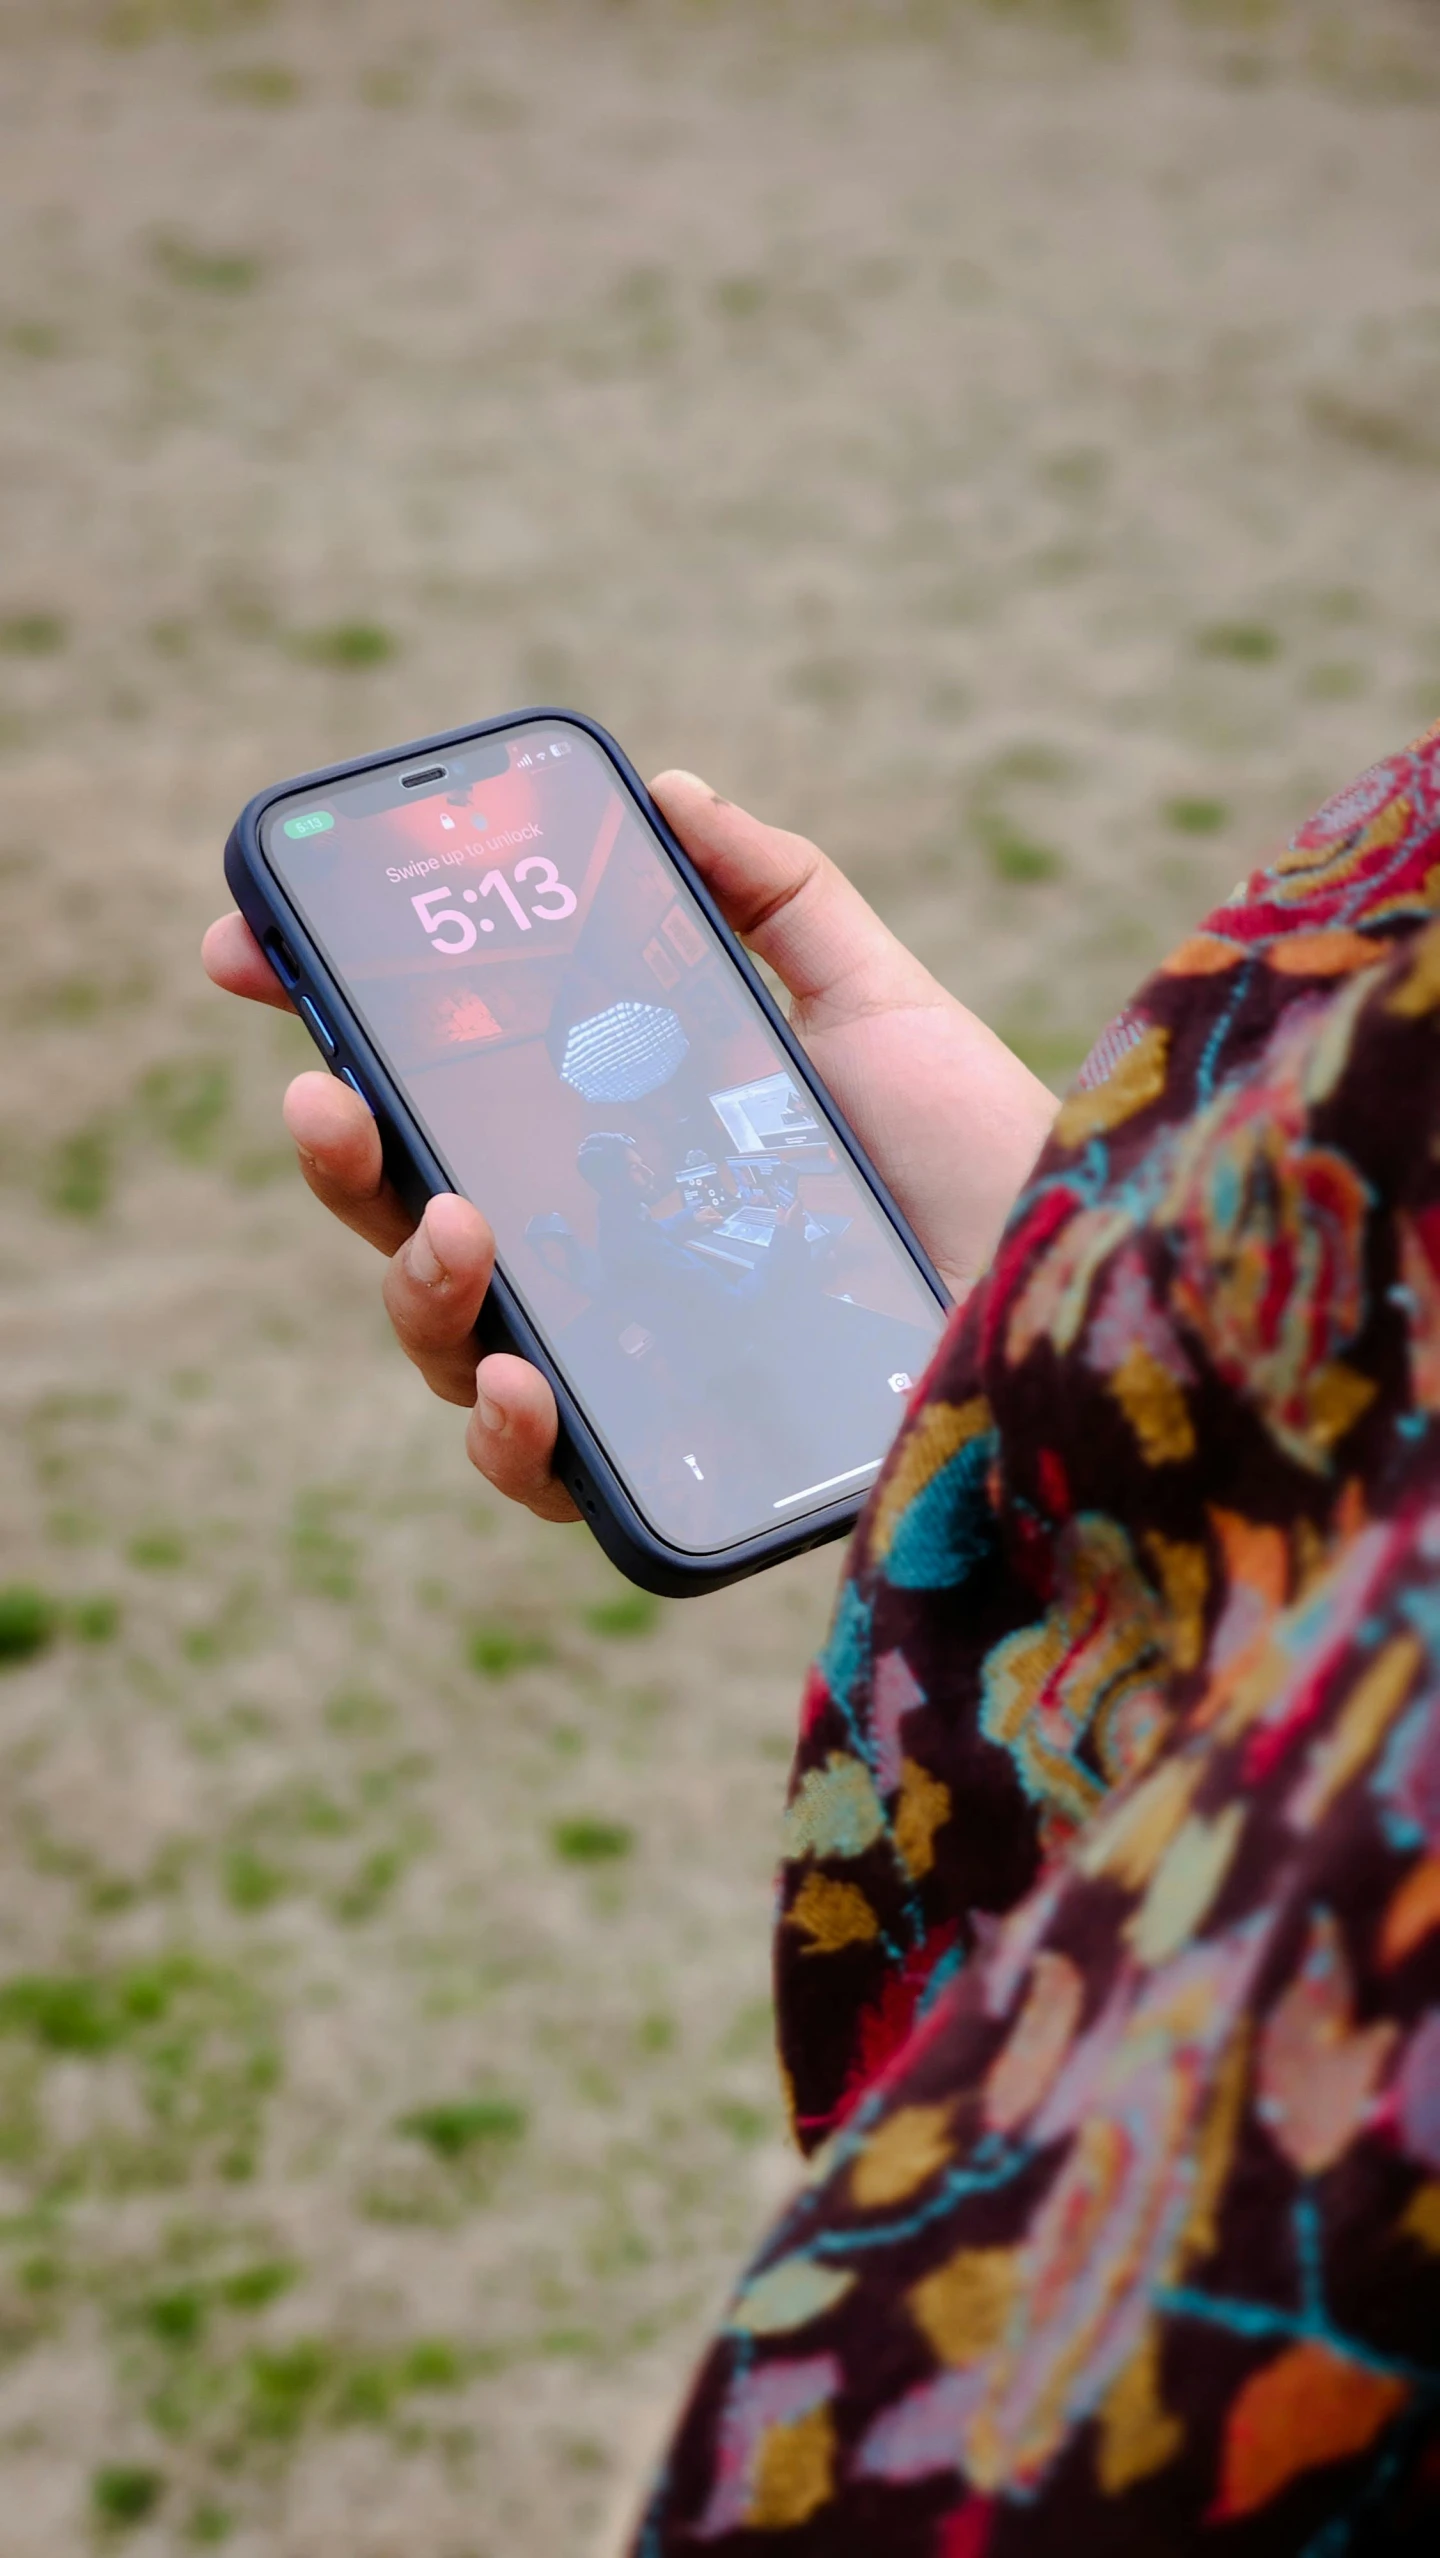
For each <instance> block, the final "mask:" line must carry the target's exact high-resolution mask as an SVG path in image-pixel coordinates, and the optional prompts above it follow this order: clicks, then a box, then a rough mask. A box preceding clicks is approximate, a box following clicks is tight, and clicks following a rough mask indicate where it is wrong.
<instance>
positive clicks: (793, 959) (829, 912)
mask: <svg viewBox="0 0 1440 2558" xmlns="http://www.w3.org/2000/svg"><path fill="white" fill-rule="evenodd" d="M650 789H651V793H652V796H653V797H654V799H655V800H656V802H657V803H658V805H659V807H660V809H661V812H662V814H663V815H664V816H665V817H666V818H668V820H669V822H670V824H671V825H672V826H673V827H674V829H675V832H676V834H677V835H678V837H679V839H680V842H681V843H682V844H683V846H684V848H685V850H686V852H687V853H688V854H689V856H690V859H691V860H692V862H693V863H694V864H695V867H696V869H697V870H698V871H699V873H700V876H701V878H702V879H703V880H704V882H705V885H706V887H707V888H708V889H709V891H710V893H711V895H712V897H713V898H714V900H715V902H716V904H717V906H718V907H719V909H720V911H721V913H722V915H723V916H724V918H725V921H726V923H727V924H729V925H730V927H731V929H732V931H734V932H737V933H738V934H739V935H740V937H741V939H742V941H745V942H747V943H748V944H749V946H750V948H751V949H752V950H753V951H754V952H755V954H756V956H757V958H759V959H762V960H763V961H764V962H765V965H766V967H767V968H773V969H774V971H775V974H776V976H777V977H778V978H779V979H780V982H781V984H782V985H783V986H785V987H787V988H788V990H789V992H790V993H791V994H792V995H793V996H794V998H795V1001H796V1003H797V1004H798V1005H799V1006H800V1007H801V1008H802V1010H803V1011H804V1012H806V1013H807V1014H808V1015H809V1016H810V1017H811V1021H812V1025H813V1026H816V1027H818V1026H820V1025H819V1023H818V1021H816V1019H815V1017H816V1016H817V1015H824V1014H826V1013H830V1014H831V1015H832V1016H834V1015H842V1014H846V1013H849V1012H851V1011H853V1012H854V1013H855V1014H857V1015H858V1014H859V1013H861V1012H874V1011H877V1010H881V1009H888V1008H889V1007H890V1006H891V1005H901V1004H914V1003H925V1002H927V1001H928V1002H932V1003H933V1002H934V1001H935V1000H936V997H937V995H938V991H939V990H938V988H937V987H936V985H935V981H934V979H933V978H932V977H931V975H930V972H929V970H928V969H926V968H923V967H922V966H921V964H920V962H919V960H918V959H915V958H913V957H912V956H911V954H910V952H909V951H907V950H906V949H905V947H904V945H903V943H901V942H898V941H897V940H896V939H895V936H894V934H893V933H892V932H891V931H890V930H889V929H888V927H887V926H886V925H884V924H882V923H881V921H880V918H879V916H878V915H877V914H876V912H875V910H874V908H873V906H868V905H867V904H866V902H865V899H864V898H863V897H862V896H861V894H860V891H859V890H858V888H855V887H853V886H852V885H851V883H850V881H849V880H848V879H847V878H846V877H845V874H844V872H843V871H839V870H837V869H836V867H835V864H834V863H833V862H832V861H830V860H828V859H827V857H826V855H825V854H824V853H822V852H821V851H820V850H819V848H818V846H817V845H815V844H812V843H809V842H807V840H806V838H805V837H804V836H803V835H791V834H787V833H786V831H785V829H784V828H783V827H780V826H766V825H763V824H762V823H761V821H760V819H759V818H758V817H751V816H749V815H747V813H746V811H745V810H744V809H743V808H736V807H735V806H734V804H733V803H732V802H731V801H730V800H728V799H722V798H721V797H720V794H719V792H718V791H714V790H712V789H711V787H710V785H709V783H708V782H702V781H701V780H700V779H699V777H698V775H697V774H695V773H685V772H667V773H661V774H659V775H658V776H657V777H656V779H655V780H654V781H653V782H652V783H651V785H650Z"/></svg>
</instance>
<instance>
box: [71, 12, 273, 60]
mask: <svg viewBox="0 0 1440 2558" xmlns="http://www.w3.org/2000/svg"><path fill="white" fill-rule="evenodd" d="M274 5H275V0H113V6H112V7H110V8H109V9H107V10H106V12H105V14H104V16H103V18H102V19H101V21H100V34H101V37H102V40H103V41H104V42H105V43H106V44H109V45H114V46H116V47H117V48H118V49H119V50H121V51H129V50H131V49H132V48H133V47H135V46H138V45H143V44H155V43H157V42H158V41H159V40H160V38H161V37H162V36H172V35H181V36H220V35H228V34H229V33H231V31H232V30H233V29H235V28H237V27H250V26H255V25H257V24H258V23H259V21H260V20H261V19H262V18H268V17H269V16H270V13H271V11H272V9H273V8H274Z"/></svg>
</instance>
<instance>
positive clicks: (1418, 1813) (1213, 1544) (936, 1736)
mask: <svg viewBox="0 0 1440 2558" xmlns="http://www.w3.org/2000/svg"><path fill="white" fill-rule="evenodd" d="M1437 913H1440V731H1436V732H1435V734H1434V735H1433V736H1432V737H1431V738H1429V739H1428V740H1424V741H1422V742H1421V743H1420V744H1419V745H1418V746H1417V747H1416V748H1414V749H1413V750H1412V751H1411V752H1409V753H1407V754H1404V755H1400V756H1397V757H1395V758H1393V759H1392V760H1391V761H1390V762H1388V763H1386V764H1384V765H1381V766H1380V767H1378V768H1377V770H1376V771H1375V772H1373V773H1371V774H1369V775H1367V776H1366V778H1365V779H1364V780H1363V781H1362V782H1360V783H1358V784H1357V785H1356V786H1355V788H1354V789H1352V790H1350V791H1348V792H1346V793H1345V794H1344V796H1343V797H1342V798H1340V799H1339V800H1337V801H1335V802H1334V803H1333V804H1332V805H1331V806H1330V807H1329V808H1328V809H1326V810H1325V811H1324V812H1323V813H1322V815H1321V816H1319V817H1318V818H1316V819H1315V820H1314V821H1313V823H1312V824H1310V825H1309V826H1307V827H1306V828H1305V829H1304V831H1303V832H1302V833H1301V834H1300V835H1299V836H1298V837H1297V839H1296V841H1295V844H1294V845H1293V847H1292V848H1291V850H1290V851H1289V852H1287V853H1286V854H1285V855H1284V856H1283V857H1282V858H1281V860H1280V861H1278V862H1277V863H1276V864H1275V865H1274V866H1273V868H1271V869H1269V870H1267V871H1264V872H1262V873H1261V874H1260V875H1259V876H1258V877H1257V878H1255V879H1254V880H1252V881H1251V882H1250V883H1249V884H1248V885H1247V886H1245V887H1243V888H1242V889H1240V890H1237V891H1236V894H1235V896H1234V897H1233V898H1232V900H1231V901H1230V903H1229V904H1228V905H1226V906H1224V907H1222V908H1220V910H1219V911H1218V912H1217V913H1216V914H1214V915H1213V916H1211V918H1210V919H1209V921H1208V922H1207V923H1206V924H1205V925H1204V927H1203V928H1202V930H1201V931H1199V932H1198V933H1196V934H1195V935H1193V936H1192V938H1191V939H1190V940H1189V941H1187V942H1185V943H1184V944H1183V945H1182V946H1181V948H1180V949H1179V950H1178V951H1176V952H1175V953H1174V955H1173V956H1172V957H1171V958H1170V959H1169V960H1168V961H1167V962H1166V964H1165V966H1164V967H1163V968H1162V969H1160V971H1159V972H1158V973H1157V975H1155V976H1154V977H1153V978H1151V980H1150V981H1149V983H1148V984H1147V985H1146V986H1144V987H1143V988H1142V990H1141V992H1140V993H1139V995H1138V996H1137V997H1136V999H1135V1001H1134V1003H1133V1004H1132V1005H1131V1006H1130V1007H1129V1008H1128V1009H1127V1010H1126V1012H1124V1013H1123V1014H1122V1015H1121V1016H1120V1018H1119V1020H1118V1021H1117V1022H1115V1023H1114V1024H1112V1026H1111V1028H1110V1029H1109V1030H1108V1031H1107V1032H1106V1034H1105V1036H1104V1038H1103V1039H1102V1040H1101V1041H1100V1043H1099V1045H1098V1047H1097V1048H1096V1049H1095V1050H1094V1051H1093V1052H1092V1055H1091V1057H1090V1059H1089V1061H1088V1062H1087V1064H1086V1066H1085V1068H1084V1069H1083V1070H1082V1072H1081V1074H1080V1076H1079V1078H1078V1080H1077V1082H1076V1084H1075V1086H1074V1087H1073V1089H1072V1090H1071V1092H1070V1094H1069V1096H1068V1098H1067V1099H1066V1100H1065V1102H1064V1103H1063V1105H1062V1106H1061V1109H1060V1112H1059V1116H1058V1118H1057V1120H1056V1122H1055V1128H1054V1133H1053V1136H1052V1139H1051V1141H1050V1143H1049V1145H1048V1146H1047V1148H1046V1150H1045V1152H1044V1154H1043V1155H1042V1157H1041V1159H1040V1162H1039V1164H1038V1166H1037V1167H1036V1170H1035V1173H1034V1175H1033V1177H1032V1179H1031V1181H1030V1183H1029V1185H1028V1187H1027V1188H1026V1190H1025V1192H1024V1194H1023V1196H1022V1197H1021V1199H1020V1200H1019V1201H1018V1203H1017V1205H1016V1207H1015V1209H1014V1211H1013V1214H1012V1216H1011V1218H1010V1222H1009V1225H1008V1227H1007V1229H1006V1232H1005V1235H1004V1238H1003V1240H1002V1242H1001V1245H1000V1248H999V1251H998V1253H997V1255H996V1258H995V1261H994V1264H993V1266H992V1268H991V1270H990V1272H989V1274H988V1276H987V1277H986V1279H985V1280H984V1281H983V1283H982V1284H981V1285H980V1286H979V1287H978V1288H977V1289H976V1290H975V1291H974V1293H973V1294H972V1295H971V1297H970V1299H969V1301H968V1302H967V1304H966V1305H965V1307H964V1308H963V1309H962V1311H961V1312H960V1314H959V1315H958V1316H957V1317H956V1319H955V1321H954V1323H953V1324H952V1326H951V1328H950V1331H949V1333H948V1336H947V1338H946V1340H945V1343H944V1345H943V1347H942V1349H941V1352H940V1355H939V1357H938V1358H937V1360H936V1362H935V1364H934V1367H933V1369H932V1371H931V1373H930V1375H929V1376H928V1377H927V1378H926V1379H925V1381H924V1383H923V1385H922V1387H921V1388H920V1390H919V1392H918V1393H917V1395H916V1397H915V1399H914V1402H913V1404H912V1407H911V1410H910V1412H909V1415H908V1417H907V1421H906V1424H905V1427H904V1429H903V1431H902V1434H901V1436H900V1439H899V1441H898V1443H897V1445H896V1447H895V1449H894V1450H893V1452H892V1454H891V1456H890V1459H889V1461H888V1463H887V1465H886V1468H885V1472H884V1474H883V1475H882V1477H881V1479H880V1482H879V1484H878V1485H877V1487H876V1490H875V1493H874V1495H873V1497H872V1499H871V1501H870V1504H869V1507H868V1510H867V1512H866V1515H865V1517H864V1519H863V1521H862V1522H861V1525H860V1528H859V1531H858V1533H857V1535H856V1539H855V1543H854V1548H853V1551H852V1554H851V1558H850V1563H849V1568H848V1572H847V1576H846V1578H845V1580H844V1582H843V1584H842V1587H841V1592H840V1597H839V1602H838V1605H837V1608H836V1613H835V1618H834V1622H833V1625H832V1629H831V1633H830V1637H829V1641H828V1643H827V1645H826V1648H825V1651H824V1653H823V1654H822V1656H821V1659H820V1661H819V1663H818V1665H817V1667H816V1669H815V1671H814V1673H813V1675H812V1678H811V1683H810V1687H809V1690H808V1693H807V1696H806V1700H805V1707H804V1717H803V1728H802V1737H801V1741H800V1747H799V1753H798V1756H797V1759H796V1764H795V1771H794V1778H793V1782H792V1787H791V1792H790V1799H789V1807H788V1810H787V1813H786V1822H785V1864H784V1868H783V1875H782V1892H781V1905H780V1920H779V1928H778V1957H777V1964H778V1982H779V1997H780V2016H781V2037H782V2047H783V2055H784V2060H785V2066H786V2070H787V2073H788V2078H789V2082H790V2086H791V2089H792V2091H793V2099H794V2111H795V2122H796V2128H797V2132H798V2134H799V2138H800V2140H801V2142H802V2144H803V2145H804V2146H805V2147H806V2148H807V2149H814V2150H815V2151H816V2156H815V2160H814V2165H813V2171H812V2175H811V2179H810V2182H809V2184H808V2185H807V2186H806V2187H805V2189H804V2190H803V2191H802V2193H801V2195H800V2197H799V2199H798V2200H797V2201H796V2202H795V2204H794V2205H793V2206H792V2208H791V2209H790V2210H789V2211H788V2212H787V2213H786V2214H785V2216H784V2217H783V2219H782V2220H781V2221H780V2223H779V2225H778V2226H777V2227H776V2229H775V2230H774V2231H773V2232H772V2233H771V2235H770V2237H769V2238H768V2239H767V2241H766V2243H765V2245H764V2247H763V2248H762V2249H761V2251H760V2254H759V2255H758V2257H757V2258H756V2260H755V2263H754V2265H753V2266H752V2268H751V2270H750V2272H749V2274H748V2275H747V2277H746V2279H745V2281H744V2283H743V2285H742V2287H741V2289H740V2291H739V2293H738V2295H737V2297H736V2299H735V2300H734V2302H733V2304H732V2306H731V2309H730V2313H729V2318H728V2322H727V2325H726V2327H725V2330H724V2333H723V2335H722V2336H721V2337H720V2339H719V2340H718V2341H717V2343H716V2344H715V2346H714V2348H713V2350H712V2352H711V2354H710V2356H709V2359H708V2361H707V2362H706V2363H705V2365H704V2367H703V2369H702V2371H701V2373H700V2376H699V2378H698V2380H697V2383H696V2385H695V2390H694V2394H693V2397H692V2400H691V2403H690V2407H689V2410H688V2413H687V2415H686V2416H685V2418H684V2421H683V2423H682V2425H681V2428H680V2431H679V2434H678V2437H677V2439H676V2442H675V2444H674V2447H673V2449H672V2452H671V2455H670V2458H669V2461H668V2464H667V2466H666V2468H665V2471H664V2473H663V2475H662V2477H661V2479H660V2481H659V2483H658V2485H657V2488H656V2491H655V2494H654V2498H653V2502H652V2505H651V2509H650V2512H649V2514H648V2516H647V2518H646V2520H645V2523H644V2525H643V2527H642V2530H641V2534H640V2538H639V2542H638V2544H637V2545H638V2550H639V2553H640V2558H673V2553H676V2552H679V2551H682V2550H685V2551H689V2550H692V2549H704V2550H709V2551H713V2552H714V2553H715V2558H732V2554H733V2558H738V2553H740V2552H742V2551H745V2552H760V2551H766V2550H771V2549H777V2548H778V2549H781V2550H783V2551H785V2552H786V2553H794V2558H860V2553H862V2552H863V2553H865V2558H881V2553H883V2558H1012V2553H1014V2558H1022V2554H1023V2558H1039V2554H1040V2553H1045V2558H1049V2554H1050V2553H1052V2552H1053V2553H1055V2558H1060V2554H1061V2553H1064V2558H1073V2554H1074V2553H1076V2552H1083V2553H1084V2558H1109V2554H1110V2553H1112V2552H1114V2553H1135V2558H1140V2554H1141V2553H1144V2558H1157V2554H1158V2553H1164V2554H1165V2558H1169V2553H1174V2552H1182V2551H1190V2550H1196V2551H1211V2550H1213V2551H1215V2552H1217V2553H1230V2552H1235V2553H1237V2558H1250V2553H1256V2558H1259V2553H1261V2552H1264V2553H1265V2558H1289V2554H1290V2553H1297V2554H1298V2553H1304V2558H1340V2553H1342V2552H1349V2551H1372V2550H1379V2549H1385V2550H1399V2549H1404V2550H1413V2551H1415V2552H1417V2553H1418V2552H1419V2551H1420V2550H1421V2549H1422V2548H1423V2549H1424V2550H1426V2551H1427V2552H1432V2553H1433V2552H1434V2551H1436V2550H1440V921H1436V920H1435V918H1436V915H1437Z"/></svg>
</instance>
